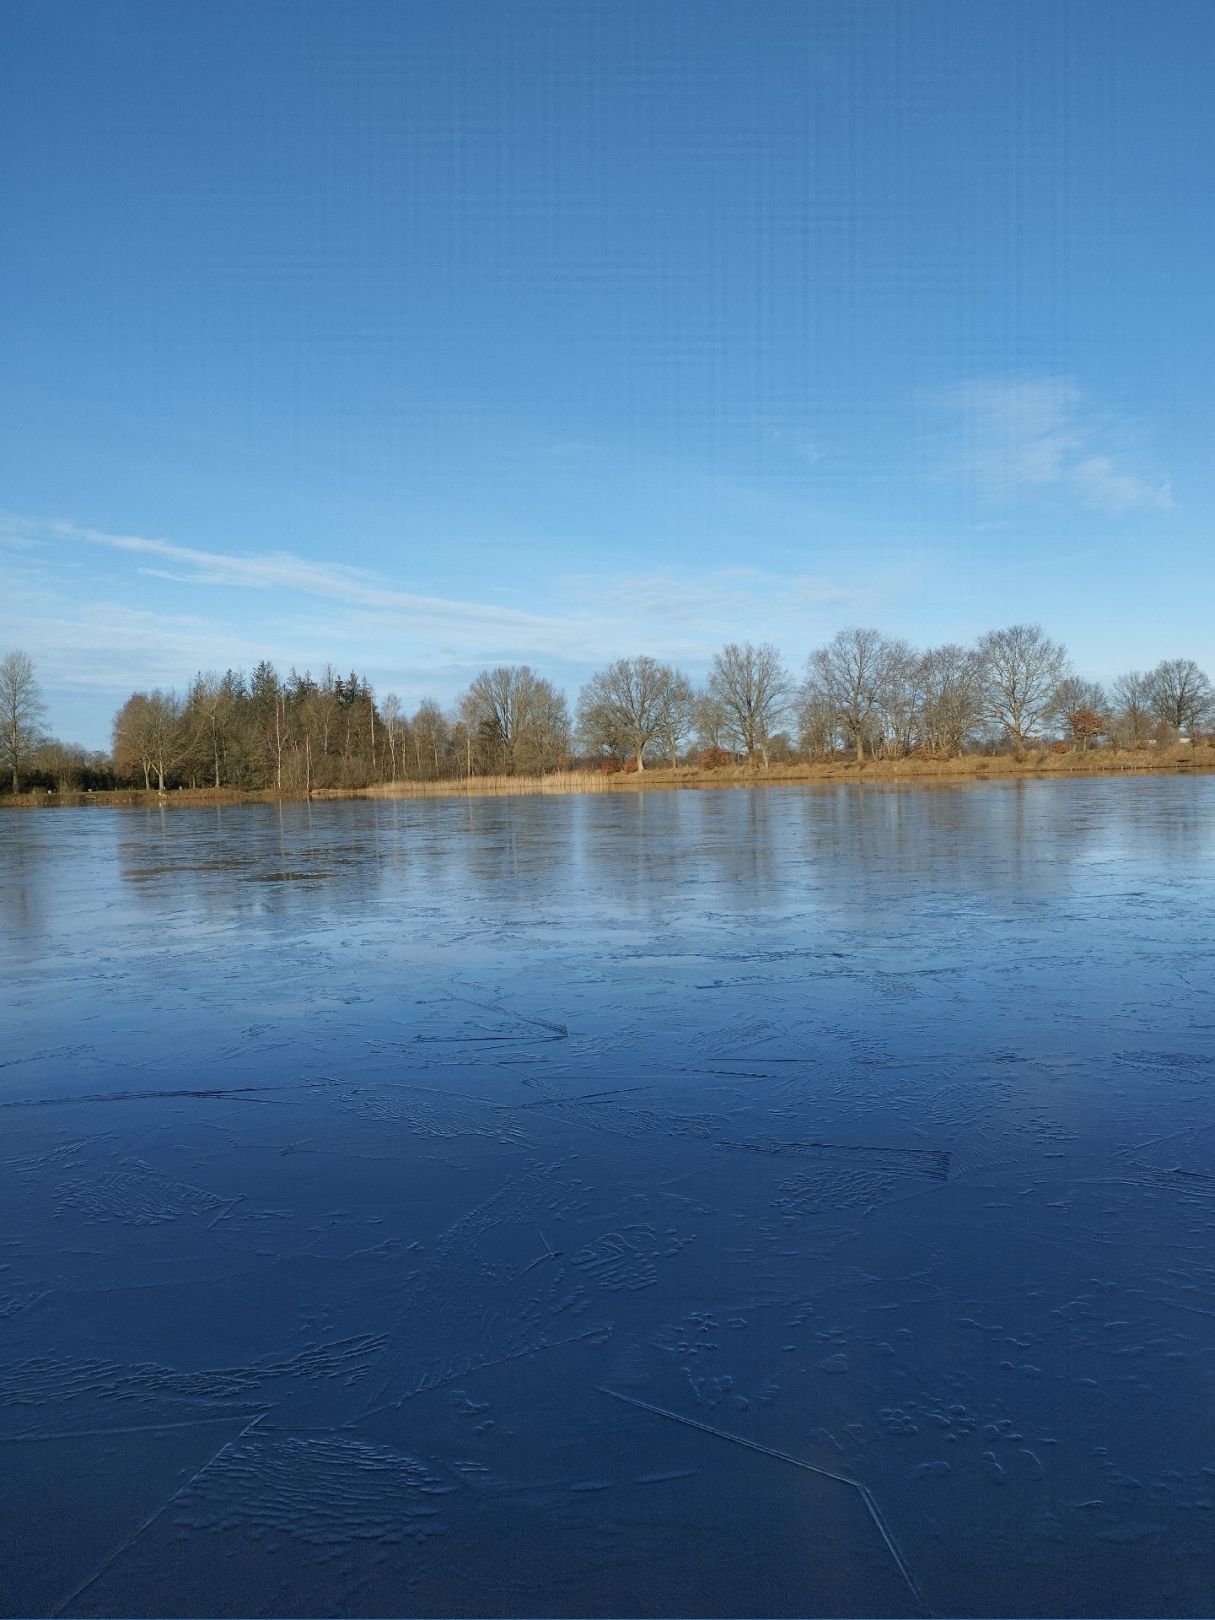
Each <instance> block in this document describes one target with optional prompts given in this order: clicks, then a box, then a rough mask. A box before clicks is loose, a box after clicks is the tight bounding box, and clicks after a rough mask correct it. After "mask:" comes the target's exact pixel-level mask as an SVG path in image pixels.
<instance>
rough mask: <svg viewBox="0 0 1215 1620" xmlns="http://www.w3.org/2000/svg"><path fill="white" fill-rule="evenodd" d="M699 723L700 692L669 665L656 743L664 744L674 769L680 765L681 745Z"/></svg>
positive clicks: (659, 707) (659, 710) (660, 706)
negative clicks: (698, 693)
mask: <svg viewBox="0 0 1215 1620" xmlns="http://www.w3.org/2000/svg"><path fill="white" fill-rule="evenodd" d="M695 723H696V693H695V691H694V690H693V687H692V683H691V681H690V680H689V679H688V677H687V676H686V675H684V674H682V673H681V672H680V671H679V670H677V669H672V668H670V666H668V674H667V679H666V680H665V681H664V682H663V687H662V696H661V699H660V701H659V706H658V730H657V731H656V733H655V738H654V740H655V741H656V742H658V743H661V745H662V747H663V749H664V750H665V752H666V755H667V758H668V759H669V760H670V762H671V769H672V770H674V769H675V767H676V765H678V763H679V746H680V744H681V743H682V742H683V741H684V740H685V738H686V737H687V736H688V734H689V733H690V732H691V730H692V728H693V726H694V725H695Z"/></svg>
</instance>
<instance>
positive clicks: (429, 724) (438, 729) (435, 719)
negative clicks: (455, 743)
mask: <svg viewBox="0 0 1215 1620" xmlns="http://www.w3.org/2000/svg"><path fill="white" fill-rule="evenodd" d="M409 734H410V737H411V739H412V742H413V754H414V762H415V764H416V766H417V772H418V775H419V776H423V777H426V776H429V777H434V778H436V779H437V778H438V777H440V776H442V774H443V760H444V757H445V755H446V753H447V747H448V743H449V741H450V738H451V727H450V725H449V724H448V721H447V718H446V716H445V715H444V713H443V711H442V709H441V708H440V707H439V705H438V704H437V703H436V702H435V701H434V699H433V698H423V699H422V701H421V703H419V704H418V707H417V709H416V711H415V713H414V717H413V719H412V720H411V721H410V722H409Z"/></svg>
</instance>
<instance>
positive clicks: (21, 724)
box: [0, 652, 46, 793]
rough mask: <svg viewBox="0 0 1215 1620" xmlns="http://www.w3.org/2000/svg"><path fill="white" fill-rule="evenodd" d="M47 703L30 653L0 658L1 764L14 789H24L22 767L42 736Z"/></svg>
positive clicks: (9, 654) (19, 653) (13, 654)
mask: <svg viewBox="0 0 1215 1620" xmlns="http://www.w3.org/2000/svg"><path fill="white" fill-rule="evenodd" d="M45 714H46V705H45V704H44V703H43V701H42V693H41V692H40V691H39V690H38V682H37V680H36V679H35V676H34V664H33V660H32V659H31V658H30V656H29V654H28V653H23V652H11V653H8V654H6V656H5V657H4V658H2V659H0V764H2V765H3V767H4V769H5V770H6V771H7V772H8V775H9V778H10V780H11V782H12V787H13V792H14V793H18V792H20V789H21V771H22V767H23V766H24V765H25V763H26V760H27V758H28V756H29V755H30V753H31V752H32V751H33V750H34V749H35V748H36V747H37V746H38V744H39V743H40V742H41V740H42V721H43V717H44V716H45Z"/></svg>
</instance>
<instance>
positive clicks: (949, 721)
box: [915, 642, 983, 755]
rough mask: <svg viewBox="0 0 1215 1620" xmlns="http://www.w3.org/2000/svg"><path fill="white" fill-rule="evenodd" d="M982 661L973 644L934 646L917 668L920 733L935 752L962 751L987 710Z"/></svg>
mask: <svg viewBox="0 0 1215 1620" xmlns="http://www.w3.org/2000/svg"><path fill="white" fill-rule="evenodd" d="M981 677H982V660H981V659H980V657H979V654H978V652H977V650H976V649H975V648H973V647H959V646H958V645H957V643H956V642H946V644H945V645H944V646H942V647H930V648H929V649H928V651H927V652H926V653H923V654H922V655H921V657H920V660H919V664H918V666H917V669H916V677H915V678H916V685H917V688H918V691H919V716H918V721H917V724H918V736H919V742H920V745H921V747H923V748H926V749H927V750H929V751H930V752H931V753H934V754H949V755H953V754H960V753H961V752H962V749H963V748H964V747H965V745H966V741H967V738H968V737H969V736H970V735H971V733H972V732H973V731H974V729H975V727H976V726H977V725H978V723H979V720H980V718H981V716H982V712H983V694H982V679H981Z"/></svg>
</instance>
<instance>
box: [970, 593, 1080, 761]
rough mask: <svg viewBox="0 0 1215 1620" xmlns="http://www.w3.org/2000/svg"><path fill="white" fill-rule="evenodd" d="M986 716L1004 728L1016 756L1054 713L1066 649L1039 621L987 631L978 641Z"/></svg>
mask: <svg viewBox="0 0 1215 1620" xmlns="http://www.w3.org/2000/svg"><path fill="white" fill-rule="evenodd" d="M978 651H979V656H980V658H981V659H982V666H983V675H982V681H983V702H984V709H985V712H986V714H987V717H988V718H989V719H991V720H993V721H995V723H996V724H997V725H999V726H1000V727H1002V728H1003V730H1004V732H1005V733H1006V734H1007V736H1008V737H1009V739H1010V740H1011V742H1012V745H1013V748H1014V750H1015V752H1016V755H1017V758H1018V759H1021V758H1023V757H1024V754H1025V745H1026V743H1027V742H1029V741H1030V740H1031V739H1032V738H1033V736H1034V735H1035V733H1036V732H1037V730H1038V728H1039V727H1040V726H1041V725H1042V723H1043V722H1044V721H1045V720H1046V719H1047V717H1048V716H1049V715H1050V714H1051V713H1052V711H1053V707H1054V697H1055V688H1056V687H1057V686H1058V684H1059V682H1060V681H1061V680H1062V679H1063V676H1064V674H1065V673H1066V670H1067V652H1066V649H1065V648H1064V647H1063V646H1062V645H1061V644H1060V643H1059V642H1057V641H1051V640H1050V638H1049V637H1048V636H1047V634H1046V632H1045V631H1044V630H1043V629H1042V627H1041V626H1040V625H1037V624H1014V625H1010V626H1009V627H1008V629H1007V630H989V631H988V633H987V634H986V635H985V636H983V637H982V638H981V640H980V641H979V647H978Z"/></svg>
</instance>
